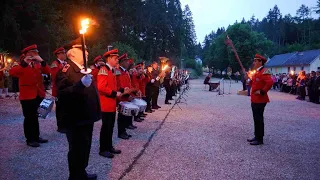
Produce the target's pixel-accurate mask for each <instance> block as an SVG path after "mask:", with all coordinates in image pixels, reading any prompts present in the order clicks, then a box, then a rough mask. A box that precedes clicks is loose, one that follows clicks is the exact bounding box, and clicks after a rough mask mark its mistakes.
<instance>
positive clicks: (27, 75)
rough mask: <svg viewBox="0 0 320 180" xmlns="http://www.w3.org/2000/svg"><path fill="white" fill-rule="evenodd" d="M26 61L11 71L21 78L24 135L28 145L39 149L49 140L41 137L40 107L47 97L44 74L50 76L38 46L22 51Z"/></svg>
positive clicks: (20, 96)
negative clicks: (41, 144)
mask: <svg viewBox="0 0 320 180" xmlns="http://www.w3.org/2000/svg"><path fill="white" fill-rule="evenodd" d="M21 53H22V54H24V56H25V57H24V59H23V60H22V61H21V63H20V64H18V63H14V65H13V67H12V68H11V69H10V70H9V74H10V75H11V76H14V77H17V78H19V89H20V95H19V99H20V103H21V106H22V112H23V115H24V122H23V127H24V134H25V137H26V139H27V145H28V146H31V147H39V146H40V145H39V143H46V142H48V140H46V139H42V138H40V137H39V135H40V131H39V121H38V107H39V105H40V103H41V101H42V100H43V98H44V97H45V90H44V84H43V78H42V74H47V75H49V74H50V68H49V66H48V65H47V63H46V62H45V61H44V60H43V59H42V58H41V57H40V56H39V54H38V49H37V45H36V44H34V45H31V46H28V47H26V48H24V49H23V50H22V51H21Z"/></svg>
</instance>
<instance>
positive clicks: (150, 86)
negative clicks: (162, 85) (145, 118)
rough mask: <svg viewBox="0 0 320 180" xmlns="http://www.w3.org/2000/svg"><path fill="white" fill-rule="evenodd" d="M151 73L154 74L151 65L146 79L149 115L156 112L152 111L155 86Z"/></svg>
mask: <svg viewBox="0 0 320 180" xmlns="http://www.w3.org/2000/svg"><path fill="white" fill-rule="evenodd" d="M151 73H152V67H151V65H149V66H148V67H147V69H146V73H145V79H144V83H145V84H146V90H145V94H146V101H147V108H146V112H147V113H152V112H154V110H152V107H151V98H152V93H153V92H152V90H153V84H152V83H151V79H152V74H151Z"/></svg>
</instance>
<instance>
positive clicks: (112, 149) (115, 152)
mask: <svg viewBox="0 0 320 180" xmlns="http://www.w3.org/2000/svg"><path fill="white" fill-rule="evenodd" d="M109 152H111V153H112V154H121V151H120V150H118V149H115V148H114V147H112V148H111V149H110V150H109Z"/></svg>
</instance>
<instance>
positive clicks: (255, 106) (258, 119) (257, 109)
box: [251, 103, 267, 141]
mask: <svg viewBox="0 0 320 180" xmlns="http://www.w3.org/2000/svg"><path fill="white" fill-rule="evenodd" d="M266 105H267V103H251V108H252V114H253V120H254V135H255V137H256V138H257V139H258V140H259V141H262V140H263V136H264V122H263V119H264V118H263V112H264V108H265V107H266Z"/></svg>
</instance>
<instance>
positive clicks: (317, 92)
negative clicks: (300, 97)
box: [313, 89, 320, 103]
mask: <svg viewBox="0 0 320 180" xmlns="http://www.w3.org/2000/svg"><path fill="white" fill-rule="evenodd" d="M313 93H314V103H319V96H320V90H317V89H315V90H314V91H313Z"/></svg>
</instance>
